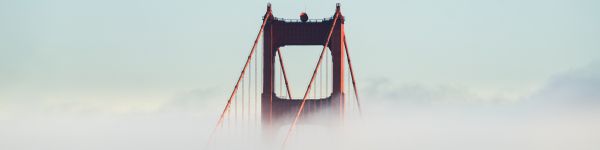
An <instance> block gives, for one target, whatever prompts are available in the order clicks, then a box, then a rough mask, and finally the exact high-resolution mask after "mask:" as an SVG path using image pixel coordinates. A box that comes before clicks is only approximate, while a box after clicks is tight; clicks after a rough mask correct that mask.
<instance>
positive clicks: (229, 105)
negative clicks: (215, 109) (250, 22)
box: [207, 9, 271, 146]
mask: <svg viewBox="0 0 600 150" xmlns="http://www.w3.org/2000/svg"><path fill="white" fill-rule="evenodd" d="M270 16H271V10H270V9H269V10H268V11H267V13H266V14H265V17H264V19H263V23H262V25H261V26H260V30H258V35H256V39H255V40H254V44H253V45H252V49H251V50H250V54H249V55H248V59H246V64H245V65H244V67H243V69H242V72H241V73H240V76H239V78H238V80H237V82H236V83H235V86H234V88H233V92H231V95H230V96H229V99H228V100H227V104H226V105H225V108H224V109H223V112H222V113H221V116H220V117H219V120H218V121H217V125H216V127H215V128H214V129H213V131H212V132H211V134H210V135H209V140H208V143H211V142H212V140H213V137H214V134H215V132H216V130H218V129H219V127H220V126H221V124H222V123H223V118H224V117H225V114H226V113H227V112H228V110H229V109H230V107H231V101H232V99H233V97H234V96H235V93H236V92H237V90H238V87H239V84H240V81H241V79H242V77H244V73H245V72H246V68H248V65H249V64H250V60H251V59H252V56H253V55H254V51H255V49H256V45H257V44H258V40H259V39H260V35H261V34H262V32H263V30H264V28H265V24H266V23H267V20H269V17H270ZM207 146H208V144H207Z"/></svg>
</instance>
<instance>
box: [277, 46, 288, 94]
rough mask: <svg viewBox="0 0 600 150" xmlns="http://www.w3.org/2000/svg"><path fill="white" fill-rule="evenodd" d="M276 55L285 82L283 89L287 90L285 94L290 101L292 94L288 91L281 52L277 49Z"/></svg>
mask: <svg viewBox="0 0 600 150" xmlns="http://www.w3.org/2000/svg"><path fill="white" fill-rule="evenodd" d="M277 54H278V56H279V65H281V72H282V73H283V78H284V80H285V89H287V94H288V97H289V98H290V100H291V99H292V92H291V90H292V89H290V84H289V82H288V78H287V74H286V72H285V67H284V66H283V58H282V57H283V56H281V51H280V50H279V48H277Z"/></svg>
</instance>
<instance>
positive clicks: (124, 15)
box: [0, 0, 600, 150]
mask: <svg viewBox="0 0 600 150" xmlns="http://www.w3.org/2000/svg"><path fill="white" fill-rule="evenodd" d="M336 2H339V1H330V0H321V1H308V0H298V1H281V0H276V1H272V2H271V3H272V5H273V13H274V15H275V16H277V17H286V18H298V14H299V13H300V12H301V11H306V12H307V13H308V15H309V17H311V18H326V17H330V16H332V15H333V13H334V10H335V3H336ZM341 3H342V4H341V10H342V13H343V15H345V19H346V21H345V29H346V34H347V38H348V44H349V48H350V51H351V54H352V58H353V65H354V67H355V70H356V73H357V80H358V86H359V90H360V92H361V96H362V98H363V102H362V103H363V104H364V106H365V110H366V112H371V113H370V114H371V115H369V113H367V115H365V116H367V117H365V118H366V119H370V120H369V121H368V123H370V124H368V125H367V126H364V127H363V128H353V127H352V126H353V125H358V126H360V125H361V123H357V124H355V123H349V126H351V127H350V129H353V130H352V132H342V133H344V134H343V135H341V136H340V137H337V138H335V137H332V138H327V139H325V140H319V139H323V137H322V136H323V135H324V134H322V133H324V132H319V131H318V130H317V132H313V133H317V134H315V135H317V137H321V138H312V137H309V138H306V139H308V141H305V142H308V143H311V142H317V143H318V142H322V144H323V143H324V142H323V141H328V140H330V139H342V140H341V141H339V142H341V143H344V142H347V143H345V144H340V145H342V146H345V147H346V148H348V149H352V148H355V149H368V148H376V149H377V148H379V149H418V150H425V149H441V148H443V149H447V148H449V149H573V148H575V149H598V147H600V146H599V145H598V141H599V140H600V136H599V135H600V133H598V132H600V131H598V130H597V127H598V126H600V120H599V119H598V118H600V117H598V114H600V113H598V111H594V110H598V109H597V108H598V106H600V101H598V100H600V94H598V91H600V1H598V0H389V1H381V0H369V1H342V2H341ZM266 5H267V1H247V0H244V1H219V0H214V1H204V0H169V1H167V0H164V1H161V0H0V149H10V150H20V149H60V150H65V149H99V150H106V149H127V150H131V149H200V148H201V147H202V146H204V145H203V141H206V138H207V137H208V136H207V135H208V133H209V132H210V130H211V129H212V127H213V126H214V121H216V117H217V115H218V114H219V112H220V111H222V108H223V105H224V104H225V101H226V98H227V96H228V95H227V94H229V92H231V90H232V87H233V84H234V82H235V79H237V77H238V75H239V72H240V69H241V67H242V65H243V63H244V61H245V59H246V56H247V55H248V53H249V50H250V48H251V44H252V42H253V40H254V38H255V36H256V33H257V32H258V29H259V27H260V24H261V21H262V20H261V17H262V16H263V15H264V13H265V11H266ZM259 48H261V47H260V45H259ZM320 49H321V47H319V46H310V47H300V46H296V47H284V48H283V51H284V52H283V53H284V54H285V55H284V56H285V57H286V63H287V64H286V65H288V66H289V67H288V70H290V72H292V73H291V75H290V76H291V77H292V83H293V84H292V87H293V89H297V90H299V91H302V89H304V88H305V86H306V83H305V82H306V80H308V77H309V75H310V73H311V69H312V68H313V67H314V64H315V60H316V59H317V57H318V54H319V50H320ZM295 93H298V94H299V93H300V92H295ZM556 102H558V103H556ZM382 104H383V105H382ZM408 104H424V105H417V106H424V107H417V108H410V107H411V106H412V105H408ZM432 104H457V105H458V106H459V107H458V108H450V109H446V108H439V107H437V106H439V105H432ZM471 104H475V105H471ZM543 104H559V105H558V106H560V107H559V109H556V110H554V109H549V108H545V107H543V106H545V105H543ZM453 106H454V105H453ZM470 106H474V107H470ZM482 106H484V107H482ZM488 106H492V107H488ZM506 106H508V107H506ZM540 106H542V107H540ZM563 107H564V108H563ZM588 107H589V108H591V109H586V108H588ZM571 108H574V109H571ZM562 109H567V110H562ZM366 122H367V121H366ZM363 123H364V122H363ZM354 129H357V130H354ZM360 129H364V130H360ZM299 130H301V129H299ZM311 131H312V130H311ZM328 131H329V130H328ZM346 134H349V135H350V136H346ZM301 136H302V135H301ZM305 136H306V135H305ZM338 136H339V135H338ZM226 142H227V141H226ZM333 143H334V145H335V142H333ZM296 144H297V145H301V146H311V147H318V148H323V147H322V146H323V145H319V144H314V143H311V144H308V145H303V144H302V143H299V144H298V143H296ZM324 144H327V143H324ZM329 144H331V143H329ZM225 145H229V146H240V145H238V143H232V144H225ZM338 146H339V145H338ZM244 148H245V147H244ZM297 148H298V147H297ZM325 148H327V147H325ZM329 149H341V148H340V147H333V148H329Z"/></svg>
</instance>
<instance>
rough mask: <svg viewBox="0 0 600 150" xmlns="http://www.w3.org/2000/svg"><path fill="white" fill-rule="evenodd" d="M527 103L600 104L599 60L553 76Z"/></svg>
mask: <svg viewBox="0 0 600 150" xmlns="http://www.w3.org/2000/svg"><path fill="white" fill-rule="evenodd" d="M527 100H528V101H529V102H528V103H535V104H546V105H569V106H586V105H595V106H598V105H599V104H600V61H596V62H593V63H590V64H589V65H587V66H585V67H581V68H577V69H573V70H570V71H568V72H564V73H562V74H559V75H556V76H554V77H553V78H552V79H551V80H550V81H549V82H547V83H546V85H545V86H544V87H543V88H542V89H541V90H539V91H538V92H536V93H533V94H532V95H531V96H530V97H529V98H527Z"/></svg>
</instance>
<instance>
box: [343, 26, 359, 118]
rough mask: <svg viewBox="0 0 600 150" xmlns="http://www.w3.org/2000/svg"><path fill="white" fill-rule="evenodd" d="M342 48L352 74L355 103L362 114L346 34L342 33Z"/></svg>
mask: <svg viewBox="0 0 600 150" xmlns="http://www.w3.org/2000/svg"><path fill="white" fill-rule="evenodd" d="M344 48H345V49H346V57H347V59H348V68H350V76H352V86H353V89H354V97H355V98H356V105H357V106H358V112H359V114H360V115H361V116H362V108H361V107H360V101H359V99H358V90H357V89H356V79H355V78H354V70H353V69H352V61H351V60H350V52H349V51H348V43H347V42H346V35H344Z"/></svg>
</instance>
